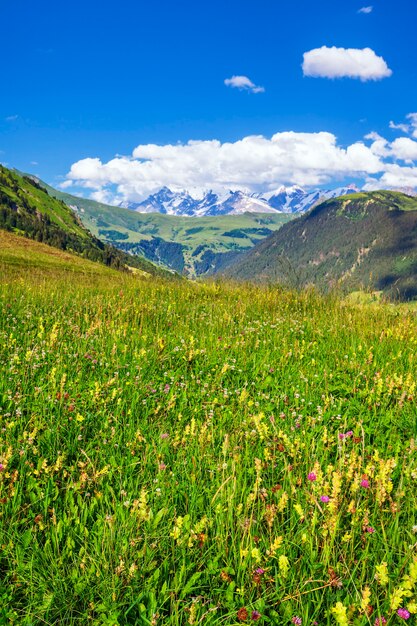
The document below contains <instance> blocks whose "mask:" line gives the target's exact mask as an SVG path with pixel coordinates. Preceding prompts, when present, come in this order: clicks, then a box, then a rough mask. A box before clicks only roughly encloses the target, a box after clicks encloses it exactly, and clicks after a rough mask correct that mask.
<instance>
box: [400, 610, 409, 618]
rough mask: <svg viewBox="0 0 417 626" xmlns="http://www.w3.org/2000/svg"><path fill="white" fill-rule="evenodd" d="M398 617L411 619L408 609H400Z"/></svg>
mask: <svg viewBox="0 0 417 626" xmlns="http://www.w3.org/2000/svg"><path fill="white" fill-rule="evenodd" d="M397 615H398V617H401V619H408V618H409V617H410V613H409V612H408V611H407V609H398V611H397Z"/></svg>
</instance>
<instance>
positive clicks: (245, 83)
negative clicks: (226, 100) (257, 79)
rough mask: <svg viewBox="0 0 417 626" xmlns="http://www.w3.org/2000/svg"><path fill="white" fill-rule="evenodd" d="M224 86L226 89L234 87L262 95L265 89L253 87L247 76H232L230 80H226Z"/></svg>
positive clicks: (253, 84) (257, 86)
mask: <svg viewBox="0 0 417 626" xmlns="http://www.w3.org/2000/svg"><path fill="white" fill-rule="evenodd" d="M224 84H225V85H226V86H227V87H234V88H235V89H244V90H246V91H250V92H251V93H264V91H265V88H264V87H260V86H259V85H255V83H253V82H252V81H251V80H250V78H248V77H247V76H232V78H226V80H225V81H224Z"/></svg>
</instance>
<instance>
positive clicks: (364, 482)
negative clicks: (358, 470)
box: [361, 478, 369, 489]
mask: <svg viewBox="0 0 417 626" xmlns="http://www.w3.org/2000/svg"><path fill="white" fill-rule="evenodd" d="M361 487H363V488H364V489H369V480H367V479H366V478H364V479H363V480H361Z"/></svg>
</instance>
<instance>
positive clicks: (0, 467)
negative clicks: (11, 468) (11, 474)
mask: <svg viewBox="0 0 417 626" xmlns="http://www.w3.org/2000/svg"><path fill="white" fill-rule="evenodd" d="M3 471H4V465H3V463H0V472H3Z"/></svg>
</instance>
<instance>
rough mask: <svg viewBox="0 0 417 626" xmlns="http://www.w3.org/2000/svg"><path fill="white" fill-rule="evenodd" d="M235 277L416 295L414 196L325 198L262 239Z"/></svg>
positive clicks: (383, 194)
mask: <svg viewBox="0 0 417 626" xmlns="http://www.w3.org/2000/svg"><path fill="white" fill-rule="evenodd" d="M229 273H230V275H231V276H233V277H234V278H238V279H249V280H252V279H255V280H266V281H271V280H283V281H284V282H285V281H289V282H292V283H293V284H297V285H305V284H307V283H314V284H316V285H319V286H326V285H327V286H328V285H333V286H334V285H336V284H338V285H340V286H342V287H343V288H345V289H348V290H352V289H359V288H366V289H376V290H381V291H384V292H385V293H389V294H390V295H391V296H393V297H396V296H399V297H401V298H415V297H417V199H416V198H411V197H409V196H406V195H404V194H401V193H397V192H388V191H378V192H372V193H361V194H353V195H351V196H348V197H347V198H339V199H336V200H328V201H327V202H324V203H322V204H320V205H319V206H317V207H316V208H314V209H312V210H311V211H310V212H309V213H308V214H306V215H305V216H302V217H300V218H299V219H297V220H295V221H293V222H292V223H290V224H287V225H285V226H284V227H283V229H282V230H281V231H279V232H278V233H276V234H274V235H272V236H271V237H269V238H268V239H266V240H265V241H263V242H261V243H260V244H259V245H258V246H257V247H256V248H255V249H253V250H251V251H250V252H249V253H248V254H247V255H246V256H243V257H242V258H241V259H239V260H238V261H237V262H236V264H235V265H234V266H232V267H231V268H230V270H229Z"/></svg>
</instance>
